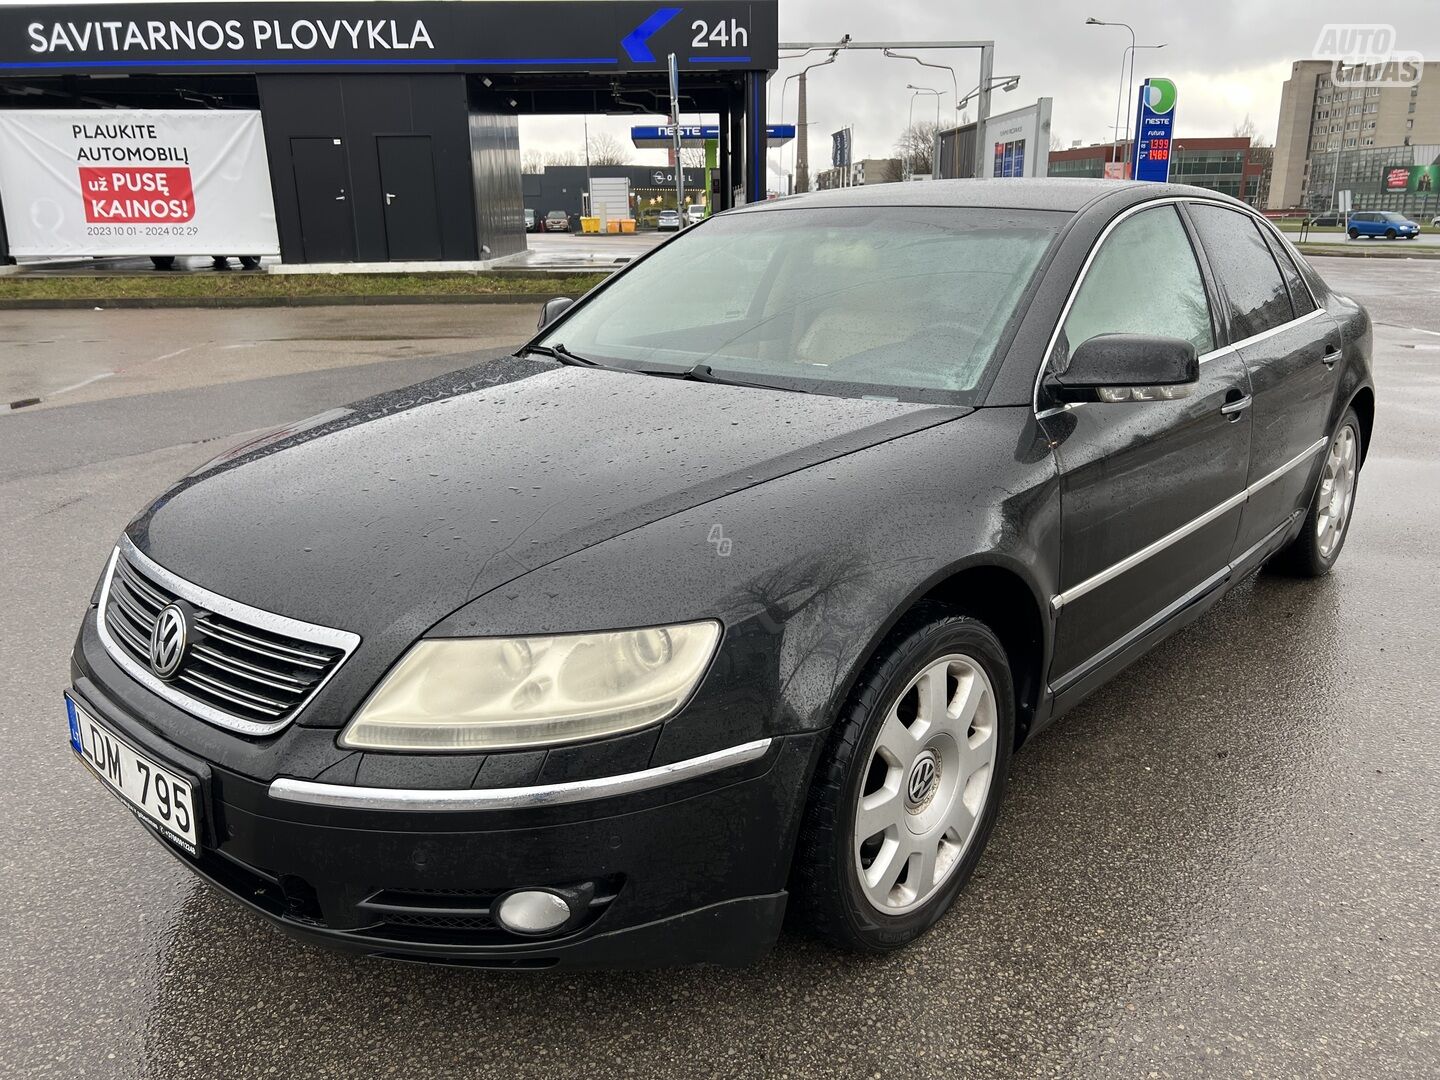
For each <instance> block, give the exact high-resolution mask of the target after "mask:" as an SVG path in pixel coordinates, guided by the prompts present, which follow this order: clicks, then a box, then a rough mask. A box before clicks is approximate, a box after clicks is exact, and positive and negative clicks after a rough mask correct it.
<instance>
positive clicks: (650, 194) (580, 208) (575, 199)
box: [521, 165, 706, 226]
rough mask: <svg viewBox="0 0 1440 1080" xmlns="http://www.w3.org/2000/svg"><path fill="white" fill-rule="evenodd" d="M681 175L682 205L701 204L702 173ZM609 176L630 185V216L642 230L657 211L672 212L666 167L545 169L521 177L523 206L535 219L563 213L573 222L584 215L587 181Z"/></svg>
mask: <svg viewBox="0 0 1440 1080" xmlns="http://www.w3.org/2000/svg"><path fill="white" fill-rule="evenodd" d="M681 175H682V177H683V183H684V192H685V205H689V204H690V203H703V202H705V201H706V192H705V170H704V169H684V170H682V174H681ZM612 176H619V177H623V178H625V179H626V180H628V181H630V200H631V210H632V214H633V216H634V217H635V219H636V220H637V221H639V222H640V224H641V225H642V226H644V225H648V224H653V221H652V219H653V218H654V216H655V215H656V214H658V213H659V212H660V211H661V210H673V209H675V170H674V169H673V168H671V167H670V166H669V165H653V166H652V165H594V166H591V167H590V168H588V169H587V168H586V167H585V166H584V165H548V166H546V168H545V171H544V172H538V173H525V174H524V175H523V176H522V177H521V182H522V188H523V190H524V196H525V206H526V207H527V208H528V209H531V210H534V211H535V215H536V217H544V216H545V215H546V214H548V213H549V212H550V211H552V210H563V211H565V213H566V215H567V216H568V217H569V218H570V219H571V220H572V221H573V220H574V219H575V218H578V217H579V216H580V215H581V214H582V213H584V212H585V192H586V191H587V190H588V186H589V181H590V180H592V179H601V178H604V177H612Z"/></svg>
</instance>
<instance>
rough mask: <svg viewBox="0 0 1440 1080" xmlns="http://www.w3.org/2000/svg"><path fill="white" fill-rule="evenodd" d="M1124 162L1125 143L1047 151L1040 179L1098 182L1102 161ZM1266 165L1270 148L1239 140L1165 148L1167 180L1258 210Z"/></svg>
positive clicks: (1266, 177) (1266, 176) (1127, 154)
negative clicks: (1240, 201) (1228, 197)
mask: <svg viewBox="0 0 1440 1080" xmlns="http://www.w3.org/2000/svg"><path fill="white" fill-rule="evenodd" d="M1129 160H1130V141H1129V140H1128V139H1127V140H1125V141H1124V142H1121V143H1119V144H1115V143H1104V144H1102V145H1097V146H1074V147H1071V148H1070V149H1069V150H1051V151H1050V162H1049V168H1048V170H1047V173H1046V175H1048V176H1081V177H1090V178H1099V177H1103V176H1104V175H1105V174H1106V169H1105V166H1106V164H1107V163H1110V162H1119V163H1120V164H1121V166H1122V167H1123V166H1124V164H1125V163H1126V162H1128V161H1129ZM1270 163H1271V150H1270V148H1269V147H1265V146H1252V145H1251V143H1250V139H1249V138H1248V137H1245V136H1240V137H1237V138H1217V139H1176V140H1175V142H1174V145H1173V146H1171V148H1170V180H1171V181H1172V182H1173V183H1176V184H1192V185H1194V186H1195V187H1202V188H1207V189H1209V190H1210V191H1219V192H1222V193H1224V194H1226V195H1233V196H1235V198H1237V199H1243V200H1244V201H1245V202H1248V203H1250V204H1251V205H1252V206H1264V202H1263V201H1262V199H1263V196H1264V194H1265V192H1266V191H1267V190H1268V188H1269V185H1270V178H1269V170H1270ZM1111 171H1112V172H1113V171H1114V170H1113V169H1112V170H1111Z"/></svg>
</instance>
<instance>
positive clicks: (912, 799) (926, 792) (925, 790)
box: [905, 750, 940, 810]
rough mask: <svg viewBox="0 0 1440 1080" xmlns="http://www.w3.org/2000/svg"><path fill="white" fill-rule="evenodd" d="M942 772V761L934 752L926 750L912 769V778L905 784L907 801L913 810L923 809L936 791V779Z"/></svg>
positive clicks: (916, 760)
mask: <svg viewBox="0 0 1440 1080" xmlns="http://www.w3.org/2000/svg"><path fill="white" fill-rule="evenodd" d="M939 771H940V759H939V758H938V757H937V756H936V755H935V751H933V750H924V751H922V752H921V753H920V756H919V757H917V758H916V759H915V764H914V765H913V766H911V768H910V778H909V779H908V780H907V781H906V782H905V801H906V802H907V803H909V805H910V808H911V809H912V810H919V809H923V808H924V806H925V804H926V803H928V802H929V801H930V796H931V795H932V794H933V793H934V791H935V778H936V775H937V774H938V773H939Z"/></svg>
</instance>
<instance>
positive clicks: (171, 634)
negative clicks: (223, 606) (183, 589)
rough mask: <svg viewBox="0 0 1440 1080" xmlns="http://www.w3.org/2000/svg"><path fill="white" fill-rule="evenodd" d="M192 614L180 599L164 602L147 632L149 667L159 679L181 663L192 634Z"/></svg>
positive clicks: (177, 667) (193, 620)
mask: <svg viewBox="0 0 1440 1080" xmlns="http://www.w3.org/2000/svg"><path fill="white" fill-rule="evenodd" d="M194 626H195V617H194V615H193V614H192V612H191V610H190V605H189V604H186V603H185V602H184V601H183V600H177V601H176V602H175V603H173V604H167V605H166V606H165V607H163V608H161V609H160V614H159V615H158V616H157V617H156V619H155V629H154V630H152V631H151V632H150V670H151V671H153V672H154V673H155V674H156V676H158V677H159V678H161V679H169V678H172V677H173V676H174V675H175V673H176V672H177V671H179V670H180V665H181V664H182V663H184V662H185V653H186V652H187V651H188V650H189V648H190V640H191V638H193V637H194Z"/></svg>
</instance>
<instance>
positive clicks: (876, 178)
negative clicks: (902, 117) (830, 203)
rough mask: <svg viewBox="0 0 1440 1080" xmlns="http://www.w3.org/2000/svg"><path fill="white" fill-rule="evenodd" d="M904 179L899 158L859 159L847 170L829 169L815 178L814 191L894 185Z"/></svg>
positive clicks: (842, 168)
mask: <svg viewBox="0 0 1440 1080" xmlns="http://www.w3.org/2000/svg"><path fill="white" fill-rule="evenodd" d="M904 179H905V164H904V162H902V161H901V160H900V159H899V158H861V159H860V160H859V161H852V162H851V163H850V166H849V168H845V167H843V166H842V167H840V168H830V169H826V170H825V171H824V172H821V173H817V174H816V176H815V190H816V191H829V190H830V189H831V188H839V187H863V186H864V185H866V184H895V183H899V182H900V181H901V180H904Z"/></svg>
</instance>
